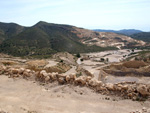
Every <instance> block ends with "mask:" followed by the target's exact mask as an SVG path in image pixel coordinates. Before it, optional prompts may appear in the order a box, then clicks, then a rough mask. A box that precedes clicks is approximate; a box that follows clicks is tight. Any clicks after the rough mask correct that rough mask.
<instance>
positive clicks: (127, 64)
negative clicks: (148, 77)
mask: <svg viewBox="0 0 150 113" xmlns="http://www.w3.org/2000/svg"><path fill="white" fill-rule="evenodd" d="M122 65H123V66H124V67H127V68H140V67H144V66H146V63H145V62H143V61H136V60H135V61H127V62H125V63H123V64H122Z"/></svg>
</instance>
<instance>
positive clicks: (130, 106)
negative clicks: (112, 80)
mask: <svg viewBox="0 0 150 113" xmlns="http://www.w3.org/2000/svg"><path fill="white" fill-rule="evenodd" d="M143 107H146V108H150V102H147V101H146V102H137V101H131V100H121V99H119V98H117V97H107V96H104V95H101V94H97V93H95V92H93V90H91V89H89V88H86V87H79V86H78V87H77V86H72V85H58V84H57V83H51V84H48V85H46V86H42V85H39V84H38V83H37V82H35V81H27V80H24V79H19V78H18V79H12V78H8V77H7V76H4V75H0V110H2V111H6V112H8V113H129V112H130V111H133V110H134V111H135V110H136V109H142V108H143Z"/></svg>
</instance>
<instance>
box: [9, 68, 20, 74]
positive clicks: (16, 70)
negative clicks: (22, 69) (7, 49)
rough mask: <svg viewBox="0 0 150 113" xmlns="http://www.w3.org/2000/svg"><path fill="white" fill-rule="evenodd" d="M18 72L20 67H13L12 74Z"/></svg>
mask: <svg viewBox="0 0 150 113" xmlns="http://www.w3.org/2000/svg"><path fill="white" fill-rule="evenodd" d="M18 73H19V69H15V68H12V70H11V74H18Z"/></svg>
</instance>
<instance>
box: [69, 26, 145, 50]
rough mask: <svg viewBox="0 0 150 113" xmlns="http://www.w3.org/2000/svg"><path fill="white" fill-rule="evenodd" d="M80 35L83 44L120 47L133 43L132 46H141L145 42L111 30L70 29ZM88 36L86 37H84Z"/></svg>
mask: <svg viewBox="0 0 150 113" xmlns="http://www.w3.org/2000/svg"><path fill="white" fill-rule="evenodd" d="M72 32H74V33H76V34H77V36H78V37H80V41H81V42H82V43H83V44H88V45H97V46H101V47H107V46H115V47H118V48H121V47H123V46H128V45H131V44H132V45H133V43H134V45H133V46H140V45H141V46H142V45H145V44H146V43H145V42H144V41H141V40H135V39H133V38H131V37H129V36H125V35H120V34H117V33H112V32H94V31H91V30H87V29H81V28H77V27H74V31H72ZM85 37H88V38H85Z"/></svg>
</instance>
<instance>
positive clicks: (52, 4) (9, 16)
mask: <svg viewBox="0 0 150 113" xmlns="http://www.w3.org/2000/svg"><path fill="white" fill-rule="evenodd" d="M149 6H150V1H149V0H132V1H131V0H92V1H91V0H55V1H52V0H12V1H10V0H5V1H0V15H1V16H0V21H1V22H6V23H9V22H13V23H17V24H20V25H22V26H32V25H34V24H36V23H37V22H39V21H45V22H48V23H57V24H67V25H73V26H77V27H82V28H86V29H104V30H121V29H138V30H142V31H150V21H149V20H150V15H149V11H150V7H149Z"/></svg>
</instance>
